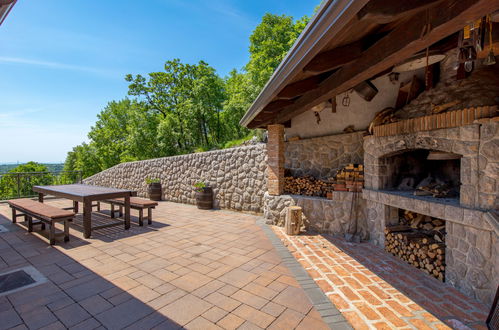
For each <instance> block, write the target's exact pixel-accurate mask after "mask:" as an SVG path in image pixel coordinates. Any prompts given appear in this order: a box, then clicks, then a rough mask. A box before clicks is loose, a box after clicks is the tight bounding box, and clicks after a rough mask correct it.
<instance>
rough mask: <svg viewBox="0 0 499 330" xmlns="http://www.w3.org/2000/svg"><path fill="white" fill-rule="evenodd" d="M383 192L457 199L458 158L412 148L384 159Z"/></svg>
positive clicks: (458, 185)
mask: <svg viewBox="0 0 499 330" xmlns="http://www.w3.org/2000/svg"><path fill="white" fill-rule="evenodd" d="M386 158H387V159H386V160H385V161H384V162H385V163H386V171H387V172H388V173H391V174H389V175H388V176H387V177H386V178H387V180H386V181H385V182H384V186H385V187H384V188H383V189H386V190H394V191H403V192H409V193H413V194H416V195H418V196H435V197H437V196H438V197H449V198H459V189H460V186H461V173H460V167H461V155H457V154H454V153H446V152H440V151H434V150H425V149H416V150H410V151H404V152H401V153H397V154H395V155H390V156H388V157H386Z"/></svg>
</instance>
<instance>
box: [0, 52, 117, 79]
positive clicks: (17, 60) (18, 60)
mask: <svg viewBox="0 0 499 330" xmlns="http://www.w3.org/2000/svg"><path fill="white" fill-rule="evenodd" d="M0 63H7V64H21V65H34V66H38V67H45V68H51V69H57V70H71V71H81V72H87V73H92V74H97V75H105V76H116V75H118V74H117V73H113V72H112V71H109V70H106V69H99V68H94V67H88V66H82V65H73V64H66V63H60V62H50V61H42V60H36V59H28V58H22V57H6V56H0Z"/></svg>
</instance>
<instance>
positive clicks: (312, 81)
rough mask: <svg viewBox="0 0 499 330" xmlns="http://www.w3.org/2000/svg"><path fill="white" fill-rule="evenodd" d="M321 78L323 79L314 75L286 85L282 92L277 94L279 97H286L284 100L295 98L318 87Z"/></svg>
mask: <svg viewBox="0 0 499 330" xmlns="http://www.w3.org/2000/svg"><path fill="white" fill-rule="evenodd" d="M321 80H322V79H321V77H319V76H313V77H310V78H306V79H303V80H300V81H297V82H295V83H292V84H289V85H288V86H286V87H284V89H283V90H282V91H281V92H279V94H277V99H284V100H290V99H294V98H295V97H297V96H300V95H303V94H305V93H306V92H308V91H310V90H312V89H314V88H317V87H318V86H319V83H320V82H321Z"/></svg>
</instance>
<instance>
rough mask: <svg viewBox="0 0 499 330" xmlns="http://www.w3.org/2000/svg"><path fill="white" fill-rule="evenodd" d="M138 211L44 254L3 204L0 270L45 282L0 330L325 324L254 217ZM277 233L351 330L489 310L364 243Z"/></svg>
mask: <svg viewBox="0 0 499 330" xmlns="http://www.w3.org/2000/svg"><path fill="white" fill-rule="evenodd" d="M46 202H47V203H49V204H52V205H55V206H58V207H66V206H70V203H71V202H70V201H66V200H47V201H46ZM103 213H104V214H99V213H96V212H94V213H93V219H94V220H96V221H97V222H99V221H106V219H108V217H107V215H106V214H105V213H108V209H104V210H103ZM133 214H134V213H133V212H132V227H131V229H130V230H128V231H125V230H123V228H122V227H121V226H119V227H111V228H107V229H101V230H97V231H95V232H94V233H93V236H92V238H90V239H84V238H83V234H82V228H81V215H78V216H77V218H76V219H75V221H74V223H73V224H72V225H71V226H72V228H71V231H70V233H71V239H70V241H69V242H68V243H58V244H57V245H55V246H54V247H50V246H49V245H48V244H47V242H46V239H45V238H42V237H40V233H33V234H30V233H28V232H27V230H25V228H23V225H22V224H17V225H14V224H12V223H11V221H10V209H9V208H8V205H7V204H0V225H3V226H4V227H6V228H8V229H9V230H10V231H9V232H6V233H0V273H4V272H6V271H8V270H11V269H18V268H21V267H25V266H33V267H35V268H36V269H37V270H38V271H39V272H41V273H42V274H43V275H44V276H45V277H46V278H47V281H46V282H45V283H43V284H39V285H37V286H34V287H32V288H27V289H24V290H22V291H19V292H15V293H12V294H9V295H7V296H0V320H2V321H1V322H0V329H10V328H13V329H26V328H30V329H38V328H44V329H67V328H71V329H106V328H107V329H123V328H127V329H179V328H187V329H236V328H237V329H261V328H270V329H295V328H296V329H326V328H328V326H327V324H326V323H325V322H324V321H325V320H327V317H326V318H325V319H323V318H322V317H321V315H320V313H319V312H318V311H317V309H316V308H315V307H314V306H313V305H312V303H311V302H310V300H309V298H308V297H307V295H306V293H305V290H304V289H302V287H301V286H300V284H299V283H298V281H297V279H296V278H295V277H294V276H293V273H292V272H291V271H290V269H288V268H287V267H286V266H285V261H283V258H281V255H282V254H280V253H279V251H278V250H279V249H280V250H282V249H284V250H285V249H286V247H284V246H281V247H280V248H279V249H278V250H276V249H275V246H274V245H273V244H275V240H273V241H274V242H272V241H271V240H269V238H268V236H267V234H266V233H265V232H264V230H262V227H260V226H259V225H258V224H257V223H256V222H257V221H258V219H259V218H258V217H257V216H254V215H249V214H243V213H236V212H230V211H221V210H216V211H203V210H198V209H197V208H196V207H194V206H191V205H185V204H176V203H170V202H160V204H159V206H158V208H157V209H156V210H155V212H154V214H153V220H154V221H153V225H151V226H145V227H139V226H138V225H137V219H136V217H133ZM273 229H274V232H275V233H276V234H277V235H278V237H279V238H280V239H281V240H282V242H283V243H284V245H285V246H287V248H288V249H289V250H290V251H291V252H292V253H293V255H294V257H295V258H296V259H297V260H298V261H299V262H300V263H301V264H302V266H303V267H304V268H306V270H307V272H308V273H309V274H310V276H311V277H312V278H313V279H314V280H315V282H316V283H317V285H319V286H320V288H321V289H322V290H323V292H324V293H325V294H326V295H327V297H328V298H329V299H330V301H331V302H332V303H333V304H334V305H335V307H336V308H337V309H338V310H339V311H340V312H341V313H342V315H343V316H344V317H345V318H346V319H347V320H348V322H349V323H350V324H351V326H352V327H353V328H355V329H393V328H397V329H399V328H400V329H449V327H448V326H451V327H452V328H456V327H457V328H462V329H467V328H468V327H472V328H476V329H481V328H483V327H484V322H483V321H484V319H485V318H486V312H487V310H486V307H485V306H483V305H482V304H479V303H478V302H476V301H474V300H472V299H470V298H467V297H465V296H463V295H462V294H460V293H459V292H458V291H457V290H455V289H453V288H451V287H450V286H448V285H446V284H444V283H441V282H438V281H437V280H434V279H431V278H427V277H425V276H423V275H422V274H420V272H416V271H413V270H411V269H410V268H409V267H408V266H407V265H405V264H404V263H403V262H401V261H400V260H398V259H395V258H392V257H391V256H389V255H387V254H385V253H382V251H381V250H379V249H377V248H376V247H374V246H372V245H371V244H369V243H362V244H350V243H345V242H343V241H342V240H336V239H333V238H328V237H327V236H322V235H300V236H296V237H289V236H287V235H285V234H284V232H283V230H282V228H280V227H273ZM277 244H279V242H277ZM395 270H397V271H398V273H395ZM308 286H309V285H306V286H304V287H308ZM428 288H429V289H428ZM430 290H431V291H430ZM333 328H335V327H333ZM468 329H469V328H468Z"/></svg>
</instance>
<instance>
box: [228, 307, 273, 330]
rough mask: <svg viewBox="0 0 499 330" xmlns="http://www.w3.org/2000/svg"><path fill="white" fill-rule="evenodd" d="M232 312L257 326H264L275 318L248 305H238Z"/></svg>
mask: <svg viewBox="0 0 499 330" xmlns="http://www.w3.org/2000/svg"><path fill="white" fill-rule="evenodd" d="M233 314H235V315H237V316H239V317H240V318H242V319H244V320H248V321H250V322H251V323H253V324H255V325H257V326H259V327H260V328H266V327H267V326H269V325H270V324H271V323H272V322H273V321H274V319H275V318H274V317H273V316H271V315H269V314H267V313H264V312H261V311H259V310H257V309H255V308H253V307H251V306H248V305H241V306H239V307H238V308H236V310H234V312H233Z"/></svg>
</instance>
